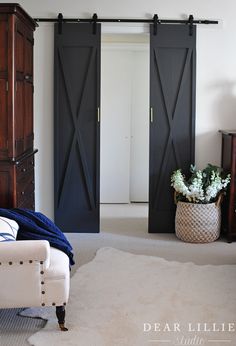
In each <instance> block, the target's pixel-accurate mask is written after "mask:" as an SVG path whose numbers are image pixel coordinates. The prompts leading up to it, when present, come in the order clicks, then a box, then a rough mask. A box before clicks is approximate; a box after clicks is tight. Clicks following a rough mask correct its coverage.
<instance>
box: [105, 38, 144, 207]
mask: <svg viewBox="0 0 236 346" xmlns="http://www.w3.org/2000/svg"><path fill="white" fill-rule="evenodd" d="M101 58H102V59H101V61H102V63H101V156H100V157H101V170H100V173H101V180H100V201H101V203H130V202H131V201H132V202H147V201H148V178H149V50H148V44H141V45H138V44H135V45H132V44H123V45H122V44H117V45H115V46H114V45H112V44H108V45H105V47H103V46H102V54H101Z"/></svg>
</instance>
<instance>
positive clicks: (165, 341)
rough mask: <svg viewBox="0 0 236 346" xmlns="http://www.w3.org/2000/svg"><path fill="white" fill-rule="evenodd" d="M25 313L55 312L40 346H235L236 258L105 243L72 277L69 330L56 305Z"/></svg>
mask: <svg viewBox="0 0 236 346" xmlns="http://www.w3.org/2000/svg"><path fill="white" fill-rule="evenodd" d="M235 257H236V254H235ZM25 314H26V315H27V316H30V315H31V316H34V317H36V315H39V316H41V317H43V318H46V319H48V323H47V324H46V326H45V328H43V329H42V330H40V331H39V332H37V333H36V334H34V335H32V336H31V337H30V339H29V340H28V341H29V343H30V344H31V345H34V346H70V345H71V346H72V345H73V346H144V345H214V346H224V345H232V346H235V345H236V331H235V330H236V265H220V266H213V265H205V266H199V265H195V264H193V263H184V264H183V263H177V262H168V261H166V260H164V259H162V258H158V257H150V256H142V255H133V254H131V253H126V252H123V251H120V250H116V249H113V248H102V249H100V250H98V252H97V255H96V257H95V258H94V260H93V261H91V262H90V263H88V264H86V265H84V266H82V267H81V268H80V269H79V270H78V271H77V272H76V274H75V275H74V276H73V277H72V280H71V292H70V301H69V304H68V306H67V315H66V325H67V327H68V328H69V331H68V332H61V331H59V330H58V329H57V321H56V318H55V314H54V309H53V308H52V309H51V308H47V309H38V310H36V309H34V310H33V309H27V310H26V311H25Z"/></svg>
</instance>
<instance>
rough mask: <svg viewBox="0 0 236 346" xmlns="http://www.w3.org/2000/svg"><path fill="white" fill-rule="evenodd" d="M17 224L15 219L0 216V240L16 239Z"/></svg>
mask: <svg viewBox="0 0 236 346" xmlns="http://www.w3.org/2000/svg"><path fill="white" fill-rule="evenodd" d="M18 229H19V226H18V224H17V223H16V221H14V220H11V219H8V218H6V217H2V216H1V217H0V242H5V241H14V240H16V236H17V232H18Z"/></svg>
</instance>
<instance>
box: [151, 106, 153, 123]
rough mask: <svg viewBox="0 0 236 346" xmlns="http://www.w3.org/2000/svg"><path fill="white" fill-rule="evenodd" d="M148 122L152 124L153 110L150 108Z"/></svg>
mask: <svg viewBox="0 0 236 346" xmlns="http://www.w3.org/2000/svg"><path fill="white" fill-rule="evenodd" d="M150 121H151V123H153V108H152V107H151V108H150Z"/></svg>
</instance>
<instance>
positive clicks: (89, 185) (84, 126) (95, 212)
mask: <svg viewBox="0 0 236 346" xmlns="http://www.w3.org/2000/svg"><path fill="white" fill-rule="evenodd" d="M94 29H95V28H94V25H93V24H92V23H91V24H90V23H79V24H77V23H76V24H75V23H74V24H66V23H64V24H63V25H62V30H61V32H58V30H59V26H58V24H56V25H55V58H54V63H55V77H54V78H55V80H54V126H55V128H54V129H55V131H54V156H55V163H54V196H55V198H54V211H55V223H56V224H57V225H58V226H59V227H60V228H61V229H62V230H63V231H64V232H85V233H86V232H99V176H100V173H99V170H100V168H99V163H100V160H99V155H100V154H99V153H100V125H99V106H100V46H101V43H100V41H101V27H100V24H97V25H96V31H94Z"/></svg>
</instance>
